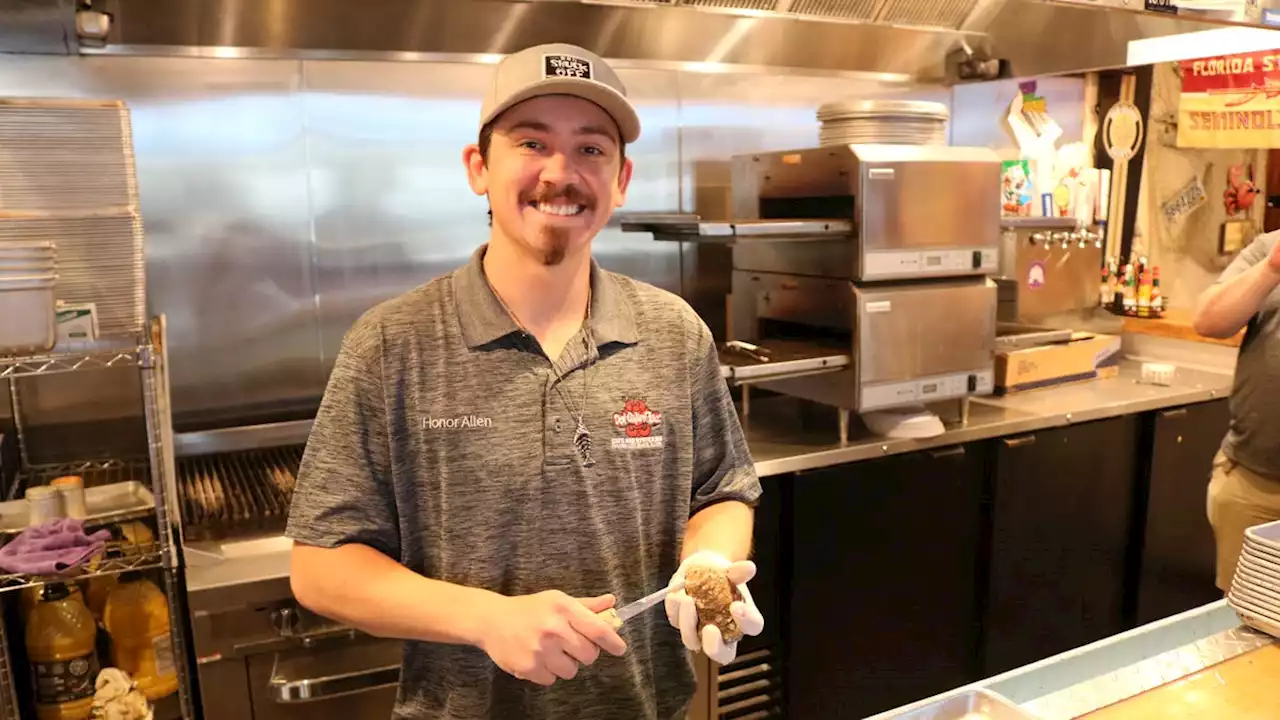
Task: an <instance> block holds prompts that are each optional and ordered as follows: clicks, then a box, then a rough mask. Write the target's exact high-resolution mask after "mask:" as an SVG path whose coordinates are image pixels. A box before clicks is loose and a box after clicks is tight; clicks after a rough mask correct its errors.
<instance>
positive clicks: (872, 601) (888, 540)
mask: <svg viewBox="0 0 1280 720" xmlns="http://www.w3.org/2000/svg"><path fill="white" fill-rule="evenodd" d="M983 451H984V446H983V445H980V444H975V445H968V446H956V447H952V448H945V449H940V450H934V451H924V452H918V453H912V454H909V455H902V456H896V457H890V458H884V459H881V460H875V461H868V462H862V463H854V464H850V465H843V466H839V467H835V468H828V469H824V470H821V471H817V472H811V473H802V474H800V475H799V476H797V477H796V479H795V480H794V487H793V502H794V512H793V513H792V516H791V517H792V523H793V529H792V535H793V538H794V542H793V548H792V552H793V561H792V568H793V572H792V578H791V601H790V605H791V607H790V611H789V619H790V622H789V624H788V629H789V648H790V656H789V659H788V671H789V674H788V678H789V680H788V687H787V691H788V692H787V696H788V708H789V713H788V714H789V716H790V717H793V718H824V719H829V718H862V717H866V716H867V715H871V714H874V713H877V712H880V711H883V710H887V709H891V708H893V707H897V706H899V705H903V704H906V703H909V702H913V701H915V700H919V699H921V698H924V697H927V696H929V695H933V694H935V693H938V692H942V691H944V690H947V689H950V688H953V687H956V686H958V685H962V684H965V683H966V682H969V681H971V680H973V679H975V678H976V674H975V670H976V664H975V658H976V652H975V651H976V646H977V635H976V621H977V619H978V618H977V611H976V608H977V599H978V584H977V580H976V577H977V572H978V571H977V567H978V565H979V551H978V546H979V535H980V531H979V528H980V517H981V503H982V490H983V488H982V486H983V477H984V465H985V462H984V458H983Z"/></svg>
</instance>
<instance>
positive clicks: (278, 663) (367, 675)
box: [248, 638, 404, 720]
mask: <svg viewBox="0 0 1280 720" xmlns="http://www.w3.org/2000/svg"><path fill="white" fill-rule="evenodd" d="M403 647H404V646H403V643H400V642H398V641H390V640H380V639H372V638H371V639H361V640H355V641H351V642H338V643H327V644H324V645H317V646H316V647H312V648H301V649H290V650H284V651H281V652H278V653H276V652H268V653H261V654H256V655H251V656H249V658H248V663H249V687H250V688H251V689H252V693H251V695H252V698H251V701H252V703H253V718H254V720H304V719H305V720H329V719H330V718H334V719H336V718H343V720H348V719H350V718H362V719H363V718H370V719H371V720H377V719H378V718H390V717H391V711H392V709H393V707H394V706H395V701H396V690H397V687H398V685H399V682H400V663H401V658H402V652H403Z"/></svg>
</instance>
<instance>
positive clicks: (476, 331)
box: [453, 244, 639, 348]
mask: <svg viewBox="0 0 1280 720" xmlns="http://www.w3.org/2000/svg"><path fill="white" fill-rule="evenodd" d="M487 248H488V245H487V244H486V245H481V246H480V247H479V248H477V249H476V251H475V252H474V253H472V254H471V260H470V262H468V263H467V264H466V265H465V266H464V267H462V268H460V269H459V270H458V272H457V274H456V275H455V276H454V279H453V291H454V307H455V309H456V310H457V313H458V322H459V324H460V325H461V327H462V337H463V339H464V340H465V341H466V343H467V347H470V348H476V347H480V346H481V345H487V344H489V343H492V342H494V341H495V340H500V339H502V338H504V337H506V336H508V335H510V334H512V333H516V332H519V331H520V328H519V326H517V325H516V323H515V320H513V319H512V317H511V315H510V314H508V313H507V309H506V308H505V307H503V306H502V301H501V300H499V299H498V296H497V295H496V294H494V292H493V288H492V287H490V286H489V281H488V279H486V278H485V275H484V265H483V264H482V261H483V260H484V253H485V250H486V249H487ZM589 325H590V328H591V335H592V337H593V338H594V339H595V341H596V346H597V347H604V346H605V345H608V344H609V343H614V342H617V343H623V344H628V345H629V344H634V343H636V342H638V341H639V337H638V335H637V331H636V318H635V313H634V311H633V310H632V308H631V303H630V302H629V300H628V298H627V295H626V292H625V290H623V288H622V287H620V286H619V285H618V282H617V280H616V279H614V278H613V277H612V276H611V275H609V274H608V273H606V272H604V271H603V270H602V269H601V268H600V265H599V264H598V263H597V262H596V260H595V258H592V259H591V317H590V320H589Z"/></svg>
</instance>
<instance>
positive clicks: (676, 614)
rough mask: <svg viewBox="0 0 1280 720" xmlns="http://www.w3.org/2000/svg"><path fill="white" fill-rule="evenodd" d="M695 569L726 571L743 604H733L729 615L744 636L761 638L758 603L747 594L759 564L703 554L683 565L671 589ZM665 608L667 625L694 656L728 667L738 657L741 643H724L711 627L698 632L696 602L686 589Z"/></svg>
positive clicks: (670, 596) (675, 594)
mask: <svg viewBox="0 0 1280 720" xmlns="http://www.w3.org/2000/svg"><path fill="white" fill-rule="evenodd" d="M694 565H705V566H709V567H713V568H716V569H717V570H723V571H724V572H725V574H727V575H728V576H729V582H731V583H733V584H734V585H735V586H736V587H737V589H738V593H739V594H741V595H742V600H740V601H734V602H733V604H731V605H730V606H729V613H730V614H731V615H733V619H734V620H735V621H737V623H738V627H739V628H741V629H742V633H743V634H744V635H752V636H755V635H759V634H760V632H761V631H762V630H764V616H762V615H761V614H760V609H759V608H757V607H756V602H755V600H752V599H751V591H750V590H747V583H748V582H750V581H751V578H753V577H755V576H756V564H755V563H753V562H751V561H750V560H742V561H740V562H736V563H731V562H729V561H728V560H727V559H726V558H724V557H723V556H721V555H718V554H716V553H713V552H707V551H705V550H704V551H702V552H697V553H694V554H693V555H690V556H689V557H688V558H687V559H686V560H685V561H684V562H682V563H680V568H679V569H678V570H676V572H675V574H674V575H672V576H671V582H670V583H668V585H670V584H673V583H676V582H679V581H681V580H684V573H685V570H687V569H688V568H690V567H692V566H694ZM666 608H667V621H668V622H670V623H671V626H672V627H674V628H676V629H677V630H679V631H680V639H681V640H683V641H684V646H685V647H687V648H689V649H690V650H693V651H694V652H697V651H699V650H701V651H702V652H703V653H705V654H706V656H707V657H709V658H711V659H712V660H714V661H715V662H717V663H719V664H720V665H728V664H729V663H731V662H733V659H734V658H736V657H737V656H738V641H736V640H735V641H733V642H725V640H724V637H723V636H722V635H721V634H720V628H718V627H716V626H715V625H710V624H708V625H707V626H706V627H704V628H702V632H701V633H699V632H698V608H697V606H696V605H694V602H693V598H691V597H689V595H688V593H686V592H685V591H684V590H683V589H681V590H678V591H676V592H673V593H669V594H668V595H667V599H666Z"/></svg>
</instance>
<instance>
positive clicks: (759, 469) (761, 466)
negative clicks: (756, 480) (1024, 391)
mask: <svg viewBox="0 0 1280 720" xmlns="http://www.w3.org/2000/svg"><path fill="white" fill-rule="evenodd" d="M1049 390H1050V391H1052V388H1050V389H1049ZM1034 392H1038V391H1034ZM1226 396H1227V393H1226V391H1224V390H1223V389H1217V388H1195V389H1185V390H1182V391H1175V392H1173V393H1170V394H1168V395H1165V396H1162V397H1159V398H1144V399H1139V400H1131V401H1127V402H1122V403H1115V404H1111V405H1100V406H1097V407H1092V408H1087V409H1084V410H1075V411H1072V412H1063V413H1052V414H1045V415H1031V416H1028V417H1021V418H1016V419H1012V420H1006V421H1001V422H994V423H986V424H983V425H974V426H972V427H958V428H954V429H950V430H948V431H947V432H945V433H943V434H942V435H939V436H937V437H933V438H923V439H897V438H884V439H883V440H881V441H876V440H871V441H867V440H864V441H861V442H858V443H856V444H855V443H850V444H849V445H847V446H845V447H840V448H832V449H824V450H818V451H815V452H811V453H805V454H801V455H793V456H790V457H782V458H773V459H769V460H762V461H759V462H756V463H755V470H756V475H758V476H759V477H769V476H771V475H783V474H786V473H793V472H803V471H805V470H816V469H820V468H825V467H831V466H833V465H843V464H846V463H851V462H859V461H862V460H870V459H873V458H879V457H889V456H891V455H900V454H904V453H910V452H916V451H920V450H931V449H933V448H939V447H946V446H950V445H960V444H963V443H969V442H977V441H980V440H990V439H992V438H998V437H1006V436H1009V435H1017V434H1020V433H1027V432H1034V431H1036V430H1047V429H1052V428H1057V427H1065V426H1068V425H1076V424H1080V423H1086V422H1093V421H1096V420H1107V419H1110V418H1114V417H1121V416H1123V415H1134V414H1139V413H1146V412H1152V411H1156V410H1164V409H1166V408H1171V407H1180V406H1183V405H1194V404H1197V403H1202V402H1210V401H1213V400H1219V399H1222V398H1225V397H1226ZM971 402H975V403H987V404H998V403H999V402H1000V398H994V397H984V398H974V399H973V400H971Z"/></svg>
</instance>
